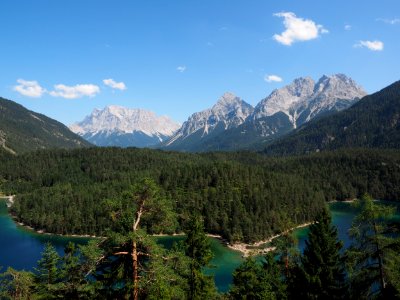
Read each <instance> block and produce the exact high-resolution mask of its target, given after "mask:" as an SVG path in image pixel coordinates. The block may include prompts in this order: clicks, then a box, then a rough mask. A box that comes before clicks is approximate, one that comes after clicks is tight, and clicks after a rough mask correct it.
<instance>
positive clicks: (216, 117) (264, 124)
mask: <svg viewBox="0 0 400 300" xmlns="http://www.w3.org/2000/svg"><path fill="white" fill-rule="evenodd" d="M365 95H366V92H365V91H364V90H363V89H362V88H361V87H360V86H359V85H358V84H357V83H356V82H355V81H354V80H352V79H351V78H349V77H347V76H345V75H343V74H336V75H332V76H325V75H324V76H322V77H321V78H320V79H319V80H318V81H317V82H314V80H313V79H312V78H310V77H302V78H298V79H295V80H294V81H293V82H292V83H291V84H289V85H287V86H285V87H283V88H280V89H277V90H274V91H273V92H272V93H271V94H270V95H269V96H268V97H266V98H265V99H263V100H261V101H260V102H259V103H258V104H257V105H256V107H255V108H253V107H252V106H251V105H250V104H248V103H246V102H245V101H243V100H242V99H240V98H238V97H236V96H235V95H233V94H231V93H226V94H224V95H223V96H222V97H221V98H220V99H219V100H218V102H217V104H215V105H214V106H213V107H212V108H211V109H206V110H204V111H202V112H198V113H194V114H193V115H192V116H190V117H189V119H188V120H187V121H186V122H184V123H183V125H182V127H181V128H180V129H179V130H178V131H177V132H176V133H175V135H174V136H172V137H171V138H170V139H169V140H168V141H166V142H165V143H163V145H162V148H163V149H170V150H178V151H215V150H239V149H257V148H259V147H261V145H263V144H264V143H265V142H267V141H270V140H273V139H275V138H277V137H279V136H282V135H284V134H287V133H288V132H290V131H292V130H293V129H296V128H298V127H299V126H301V125H302V124H304V123H307V122H309V121H310V120H312V119H315V118H319V117H322V116H324V115H328V114H331V113H334V112H337V111H341V110H343V109H346V108H348V107H350V106H351V105H353V104H354V103H356V102H357V101H358V100H360V99H361V98H362V97H364V96H365Z"/></svg>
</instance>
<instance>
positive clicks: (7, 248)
mask: <svg viewBox="0 0 400 300" xmlns="http://www.w3.org/2000/svg"><path fill="white" fill-rule="evenodd" d="M329 207H330V211H331V213H332V221H333V223H334V225H336V226H337V227H338V232H339V238H340V239H341V240H343V242H344V245H345V247H347V246H349V245H350V240H349V237H348V235H347V231H348V229H349V228H350V226H351V222H352V220H353V218H354V216H355V214H356V213H357V212H356V210H355V209H354V208H353V207H351V205H350V204H349V203H340V202H334V203H331V204H330V205H329ZM295 234H296V236H297V237H298V239H299V248H300V249H301V250H302V249H303V248H304V245H305V240H306V238H307V234H308V228H302V229H298V230H296V231H295ZM182 239H183V237H182V236H174V237H161V238H158V240H159V242H160V243H161V244H164V245H166V247H168V246H170V245H171V244H172V243H173V242H174V241H179V240H182ZM210 239H211V246H212V251H213V253H214V258H213V260H212V262H211V264H212V265H213V268H212V269H210V270H207V272H208V273H210V274H214V275H215V282H216V285H217V287H218V289H219V291H221V292H225V291H227V290H228V289H229V285H230V284H231V282H232V272H233V271H234V270H235V268H237V267H238V266H239V265H240V263H241V262H242V261H243V258H242V255H241V253H240V252H236V251H232V250H230V249H229V248H227V247H225V246H224V245H223V244H222V243H221V242H220V241H219V240H217V239H214V238H210ZM0 241H1V248H0V266H2V267H3V270H4V269H6V268H7V267H13V268H15V269H18V270H22V269H25V270H32V269H33V268H34V267H35V266H36V262H37V261H38V260H39V259H40V256H41V252H42V251H43V248H44V244H45V243H47V242H51V243H52V244H53V245H54V246H55V247H56V249H57V251H58V252H59V253H60V254H62V253H63V249H64V247H65V245H66V244H67V243H68V242H70V241H72V242H74V243H78V244H84V243H87V241H88V239H87V238H79V237H62V236H57V235H47V234H39V233H35V232H33V231H31V230H29V229H25V228H23V227H21V226H19V225H17V224H16V223H15V222H14V221H13V220H12V218H11V217H10V216H9V214H8V213H7V206H6V203H5V201H0Z"/></svg>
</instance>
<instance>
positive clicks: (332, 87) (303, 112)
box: [251, 74, 366, 128]
mask: <svg viewBox="0 0 400 300" xmlns="http://www.w3.org/2000/svg"><path fill="white" fill-rule="evenodd" d="M364 96H366V92H365V91H364V90H363V89H362V88H361V87H360V86H359V85H358V84H357V83H356V82H355V81H354V80H353V79H351V78H349V77H347V76H346V75H344V74H336V75H332V76H326V75H324V76H322V77H321V78H320V79H319V80H318V82H317V83H315V82H314V81H313V80H312V79H311V78H309V77H305V78H298V79H296V80H294V81H293V83H291V84H290V85H287V86H285V87H283V88H281V89H278V90H275V91H273V92H272V93H271V95H269V96H268V97H267V98H265V99H263V100H262V101H261V102H260V103H259V104H258V105H257V106H256V108H255V111H254V113H253V115H252V116H251V117H252V119H253V120H257V119H261V118H264V117H269V116H273V115H274V114H276V113H278V112H283V113H284V114H286V115H287V117H288V119H289V121H290V122H291V123H292V124H293V128H296V127H298V126H300V125H302V124H303V123H305V122H308V121H310V120H311V119H313V118H315V117H316V116H318V115H319V114H321V113H327V112H329V111H339V110H342V109H345V108H347V107H349V106H351V105H352V104H353V103H354V102H355V101H357V100H359V99H361V98H362V97H364Z"/></svg>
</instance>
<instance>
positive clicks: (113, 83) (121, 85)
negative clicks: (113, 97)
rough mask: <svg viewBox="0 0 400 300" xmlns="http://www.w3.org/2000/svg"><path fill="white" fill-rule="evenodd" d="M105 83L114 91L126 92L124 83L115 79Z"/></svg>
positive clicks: (106, 80) (107, 80)
mask: <svg viewBox="0 0 400 300" xmlns="http://www.w3.org/2000/svg"><path fill="white" fill-rule="evenodd" d="M103 83H104V84H105V85H107V86H109V87H111V88H113V89H116V90H120V91H124V90H126V85H125V83H123V82H122V81H121V82H116V81H115V80H114V79H111V78H109V79H104V80H103Z"/></svg>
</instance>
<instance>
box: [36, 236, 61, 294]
mask: <svg viewBox="0 0 400 300" xmlns="http://www.w3.org/2000/svg"><path fill="white" fill-rule="evenodd" d="M60 260H61V258H60V256H59V255H58V253H57V251H56V249H55V248H54V246H53V245H51V244H50V243H47V244H46V245H45V248H44V250H43V253H42V258H41V259H40V260H39V261H38V266H37V268H36V269H35V281H36V284H37V290H38V291H39V293H40V294H43V295H45V298H47V299H53V298H56V296H55V292H56V290H57V289H58V285H57V284H58V282H59V280H60V276H61V274H60V270H59V266H60Z"/></svg>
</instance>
